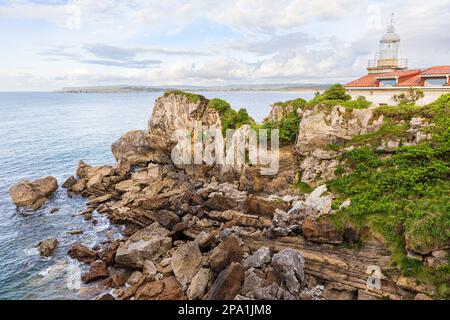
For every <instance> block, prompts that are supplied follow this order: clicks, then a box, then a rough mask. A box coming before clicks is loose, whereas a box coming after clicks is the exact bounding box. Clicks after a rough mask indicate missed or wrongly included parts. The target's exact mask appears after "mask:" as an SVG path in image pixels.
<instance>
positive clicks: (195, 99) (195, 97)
mask: <svg viewBox="0 0 450 320" xmlns="http://www.w3.org/2000/svg"><path fill="white" fill-rule="evenodd" d="M172 94H174V95H178V96H185V97H186V98H187V99H188V101H189V102H190V103H198V102H201V101H207V99H206V98H205V97H204V96H202V95H199V94H195V93H189V92H184V91H181V90H170V91H166V92H164V97H168V96H170V95H172Z"/></svg>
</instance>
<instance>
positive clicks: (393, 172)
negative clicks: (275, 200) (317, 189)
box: [328, 94, 450, 298]
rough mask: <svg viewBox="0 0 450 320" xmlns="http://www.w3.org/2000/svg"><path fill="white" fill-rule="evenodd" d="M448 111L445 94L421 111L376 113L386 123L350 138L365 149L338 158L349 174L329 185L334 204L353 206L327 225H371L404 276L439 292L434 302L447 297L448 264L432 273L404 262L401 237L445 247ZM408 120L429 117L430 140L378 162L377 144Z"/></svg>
mask: <svg viewBox="0 0 450 320" xmlns="http://www.w3.org/2000/svg"><path fill="white" fill-rule="evenodd" d="M449 106H450V94H449V95H443V96H442V97H441V98H439V99H438V100H437V101H435V102H433V103H432V104H429V105H427V106H424V107H417V106H406V105H403V106H397V107H380V108H378V109H377V112H379V113H380V114H384V115H385V116H386V118H387V121H388V123H387V124H386V125H385V126H383V127H382V128H381V129H380V130H378V131H377V132H375V133H371V134H369V135H362V136H358V137H354V138H353V139H352V143H353V144H354V145H355V144H356V145H357V144H362V143H364V144H365V145H363V146H360V147H357V148H356V149H353V150H351V151H348V152H346V153H345V154H343V155H342V156H341V158H340V160H341V166H344V165H345V166H347V167H348V168H350V169H352V170H353V171H352V172H351V173H350V174H348V175H346V176H341V177H339V178H337V179H335V180H333V181H331V182H329V183H328V186H329V187H330V189H331V191H332V192H333V193H334V194H336V195H337V196H338V199H337V200H336V201H342V200H344V199H348V198H350V199H351V200H352V205H351V206H350V207H348V208H346V209H343V210H342V211H339V212H338V213H336V214H335V216H333V217H332V218H331V220H332V221H334V222H335V223H337V224H342V223H343V222H342V221H347V220H349V221H352V222H354V223H355V224H357V225H370V226H371V228H372V229H373V230H375V231H376V232H379V233H381V234H382V235H383V236H384V238H385V240H386V242H387V244H388V246H389V247H390V249H391V250H392V262H393V264H394V265H396V266H397V267H399V269H400V270H401V271H402V273H403V274H404V275H407V276H412V277H415V278H416V279H417V280H418V281H422V282H424V283H430V284H433V285H435V286H436V287H437V288H439V290H438V297H447V298H448V297H449V296H450V291H449V290H448V286H446V285H445V284H446V283H449V281H450V273H448V268H449V267H448V265H447V266H444V267H441V268H438V269H432V268H428V267H425V266H423V265H422V264H420V263H417V262H416V261H414V260H412V259H410V258H408V257H407V256H406V252H405V235H408V239H409V241H410V243H411V244H412V245H414V246H415V247H420V248H422V249H424V250H431V249H432V248H435V247H440V246H444V245H445V244H447V243H448V241H449V239H450V108H449ZM390 108H391V109H390ZM413 116H422V117H428V118H429V120H430V121H431V122H432V124H433V132H432V133H433V138H432V139H431V140H430V141H427V142H424V143H421V144H419V145H414V146H403V147H400V148H398V149H397V150H396V151H395V153H394V155H393V156H392V157H391V158H387V159H380V158H379V156H378V154H377V152H376V147H377V145H378V142H379V139H380V138H381V137H386V136H389V135H398V134H402V132H404V131H405V129H406V127H407V126H406V125H405V124H398V121H400V120H409V119H411V117H413ZM396 122H397V124H396ZM340 170H341V171H343V170H344V169H343V168H341V169H340ZM339 221H340V222H339ZM399 226H402V227H401V228H399Z"/></svg>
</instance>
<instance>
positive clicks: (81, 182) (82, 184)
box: [70, 179, 86, 193]
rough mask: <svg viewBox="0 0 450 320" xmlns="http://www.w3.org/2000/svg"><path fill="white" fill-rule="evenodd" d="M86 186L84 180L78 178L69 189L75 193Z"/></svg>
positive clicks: (81, 190)
mask: <svg viewBox="0 0 450 320" xmlns="http://www.w3.org/2000/svg"><path fill="white" fill-rule="evenodd" d="M85 188H86V180H84V179H80V180H78V181H77V183H75V184H74V185H73V186H72V187H71V188H70V191H73V192H75V193H81V192H83V190H84V189H85Z"/></svg>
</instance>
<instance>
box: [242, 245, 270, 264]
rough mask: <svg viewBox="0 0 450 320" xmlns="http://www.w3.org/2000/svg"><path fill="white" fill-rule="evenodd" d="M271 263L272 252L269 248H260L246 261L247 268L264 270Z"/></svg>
mask: <svg viewBox="0 0 450 320" xmlns="http://www.w3.org/2000/svg"><path fill="white" fill-rule="evenodd" d="M269 262H270V250H269V248H267V247H261V248H259V249H258V250H257V251H256V252H255V253H254V254H252V255H251V256H249V257H248V258H247V259H245V260H244V262H243V266H244V267H245V268H262V267H264V266H265V265H267V264H268V263H269Z"/></svg>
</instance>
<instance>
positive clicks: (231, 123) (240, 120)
mask: <svg viewBox="0 0 450 320" xmlns="http://www.w3.org/2000/svg"><path fill="white" fill-rule="evenodd" d="M207 107H208V108H212V109H216V110H217V111H218V112H219V115H220V120H221V124H222V133H223V135H225V134H226V131H227V129H238V128H240V127H241V126H243V125H244V124H248V125H250V126H255V125H256V122H255V120H253V118H251V117H250V116H249V115H248V112H247V110H246V109H244V108H241V109H239V111H238V112H236V111H235V110H234V109H232V108H231V106H230V104H229V103H228V102H226V101H225V100H222V99H217V98H216V99H212V100H210V101H209V102H208V106H207Z"/></svg>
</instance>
